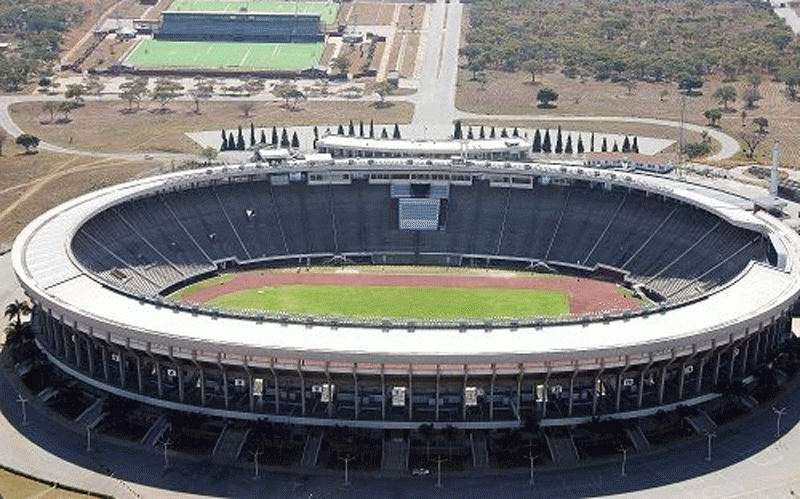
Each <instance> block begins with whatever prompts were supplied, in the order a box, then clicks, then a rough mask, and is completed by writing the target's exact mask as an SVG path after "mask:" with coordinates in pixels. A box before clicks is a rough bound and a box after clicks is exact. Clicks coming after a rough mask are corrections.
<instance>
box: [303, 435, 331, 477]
mask: <svg viewBox="0 0 800 499" xmlns="http://www.w3.org/2000/svg"><path fill="white" fill-rule="evenodd" d="M324 435H325V432H324V431H323V430H322V428H314V429H312V430H311V431H310V432H309V433H308V436H307V437H306V444H305V446H304V447H303V457H302V458H301V459H300V466H305V467H307V468H312V467H314V466H316V465H317V459H318V458H319V450H320V449H321V448H322V437H323V436H324Z"/></svg>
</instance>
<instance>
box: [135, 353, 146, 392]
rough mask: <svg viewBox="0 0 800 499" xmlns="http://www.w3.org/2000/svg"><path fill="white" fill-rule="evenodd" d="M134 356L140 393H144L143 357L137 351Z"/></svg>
mask: <svg viewBox="0 0 800 499" xmlns="http://www.w3.org/2000/svg"><path fill="white" fill-rule="evenodd" d="M134 356H136V381H137V382H138V384H139V393H144V375H143V373H142V359H141V357H139V354H138V353H136V352H134Z"/></svg>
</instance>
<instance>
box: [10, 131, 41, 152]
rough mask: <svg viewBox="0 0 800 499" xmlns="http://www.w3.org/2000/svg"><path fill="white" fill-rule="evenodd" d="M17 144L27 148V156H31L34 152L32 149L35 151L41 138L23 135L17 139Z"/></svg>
mask: <svg viewBox="0 0 800 499" xmlns="http://www.w3.org/2000/svg"><path fill="white" fill-rule="evenodd" d="M16 142H17V145H18V146H22V147H24V148H25V154H30V153H32V152H33V151H32V149H35V148H36V147H37V146H38V145H39V137H36V136H35V135H30V134H27V133H23V134H22V135H20V136H18V137H17V140H16Z"/></svg>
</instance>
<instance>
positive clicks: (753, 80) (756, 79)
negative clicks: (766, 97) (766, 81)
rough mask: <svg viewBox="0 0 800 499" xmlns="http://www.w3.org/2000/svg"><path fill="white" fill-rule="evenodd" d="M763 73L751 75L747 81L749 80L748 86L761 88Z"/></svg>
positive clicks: (747, 77) (746, 78)
mask: <svg viewBox="0 0 800 499" xmlns="http://www.w3.org/2000/svg"><path fill="white" fill-rule="evenodd" d="M761 79H762V78H761V73H749V74H748V75H747V76H746V77H745V80H747V83H748V85H750V86H751V87H753V88H758V87H760V86H761Z"/></svg>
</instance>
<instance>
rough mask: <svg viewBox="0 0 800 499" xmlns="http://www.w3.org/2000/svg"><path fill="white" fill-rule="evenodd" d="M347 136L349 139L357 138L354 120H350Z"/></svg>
mask: <svg viewBox="0 0 800 499" xmlns="http://www.w3.org/2000/svg"><path fill="white" fill-rule="evenodd" d="M347 135H348V136H349V137H355V136H356V127H355V125H353V120H350V123H349V124H348V125H347Z"/></svg>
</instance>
